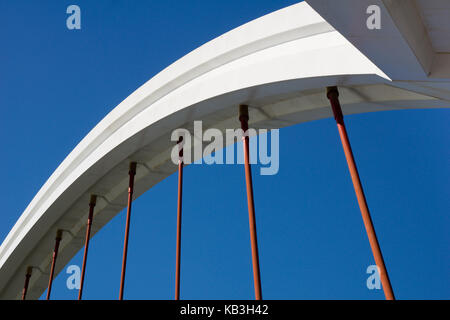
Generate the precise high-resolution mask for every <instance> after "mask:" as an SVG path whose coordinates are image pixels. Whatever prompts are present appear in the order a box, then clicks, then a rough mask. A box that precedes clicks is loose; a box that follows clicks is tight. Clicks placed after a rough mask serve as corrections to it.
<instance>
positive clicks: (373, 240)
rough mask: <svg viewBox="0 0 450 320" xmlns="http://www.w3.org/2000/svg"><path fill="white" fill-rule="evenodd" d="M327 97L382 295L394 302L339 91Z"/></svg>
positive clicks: (330, 92)
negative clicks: (378, 276)
mask: <svg viewBox="0 0 450 320" xmlns="http://www.w3.org/2000/svg"><path fill="white" fill-rule="evenodd" d="M327 97H328V99H329V100H330V104H331V108H332V109H333V114H334V118H335V119H336V123H337V127H338V131H339V135H340V137H341V142H342V147H343V149H344V153H345V158H346V159H347V164H348V169H349V171H350V176H351V178H352V182H353V187H354V189H355V193H356V198H357V199H358V204H359V209H360V210H361V214H362V218H363V221H364V226H365V228H366V232H367V236H368V237H369V242H370V247H371V248H372V254H373V257H374V258H375V263H376V264H377V266H378V269H379V271H380V278H381V284H382V285H383V290H384V295H385V297H386V300H395V297H394V292H393V291H392V287H391V282H390V280H389V276H388V273H387V270H386V266H385V265H384V259H383V255H382V254H381V249H380V245H379V243H378V239H377V235H376V234H375V228H374V227H373V223H372V218H371V217H370V212H369V207H368V206H367V201H366V197H365V195H364V191H363V188H362V185H361V180H360V178H359V174H358V169H357V168H356V163H355V159H354V157H353V152H352V147H351V145H350V141H349V139H348V135H347V130H346V128H345V123H344V115H343V114H342V109H341V105H340V103H339V91H338V89H337V87H328V88H327Z"/></svg>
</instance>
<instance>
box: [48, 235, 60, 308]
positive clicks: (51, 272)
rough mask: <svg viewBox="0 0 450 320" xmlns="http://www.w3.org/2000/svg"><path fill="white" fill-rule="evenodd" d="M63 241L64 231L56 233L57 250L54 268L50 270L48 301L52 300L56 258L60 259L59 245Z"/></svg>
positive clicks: (54, 252)
mask: <svg viewBox="0 0 450 320" xmlns="http://www.w3.org/2000/svg"><path fill="white" fill-rule="evenodd" d="M61 239H62V231H61V230H58V231H57V232H56V239H55V249H54V250H53V258H52V267H51V269H50V278H49V280H48V288H47V300H50V293H51V292H52V284H53V276H54V273H55V265H56V258H57V257H58V250H59V243H60V242H61Z"/></svg>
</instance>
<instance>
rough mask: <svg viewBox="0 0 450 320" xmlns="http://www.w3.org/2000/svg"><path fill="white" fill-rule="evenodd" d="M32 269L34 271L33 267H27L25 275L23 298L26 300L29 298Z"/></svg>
mask: <svg viewBox="0 0 450 320" xmlns="http://www.w3.org/2000/svg"><path fill="white" fill-rule="evenodd" d="M32 271H33V268H32V267H28V268H27V274H26V275H25V284H24V286H23V291H22V300H25V299H26V298H27V292H28V284H29V283H30V278H31V273H32Z"/></svg>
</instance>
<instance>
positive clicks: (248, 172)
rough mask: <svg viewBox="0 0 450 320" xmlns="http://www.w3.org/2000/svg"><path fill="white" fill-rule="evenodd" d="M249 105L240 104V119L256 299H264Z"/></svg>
mask: <svg viewBox="0 0 450 320" xmlns="http://www.w3.org/2000/svg"><path fill="white" fill-rule="evenodd" d="M248 120H249V114H248V106H246V105H240V106H239V121H240V122H241V128H242V131H243V133H244V136H243V138H242V144H243V147H244V164H245V182H246V188H247V203H248V220H249V227H250V243H251V247H252V265H253V281H254V287H255V300H262V292H261V276H260V271H259V254H258V240H257V237H256V221H255V205H254V201H253V183H252V169H251V165H250V155H249V142H250V140H249V137H248V135H247V134H245V133H247V130H248Z"/></svg>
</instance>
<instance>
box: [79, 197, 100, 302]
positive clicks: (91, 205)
mask: <svg viewBox="0 0 450 320" xmlns="http://www.w3.org/2000/svg"><path fill="white" fill-rule="evenodd" d="M96 202H97V196H95V195H91V200H90V201H89V215H88V220H87V225H86V240H85V242H84V255H83V265H82V267H81V279H80V290H79V291H78V300H81V298H82V296H83V286H84V275H85V273H86V261H87V255H88V249H89V238H90V236H91V227H92V219H93V218H94V207H95V204H96Z"/></svg>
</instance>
